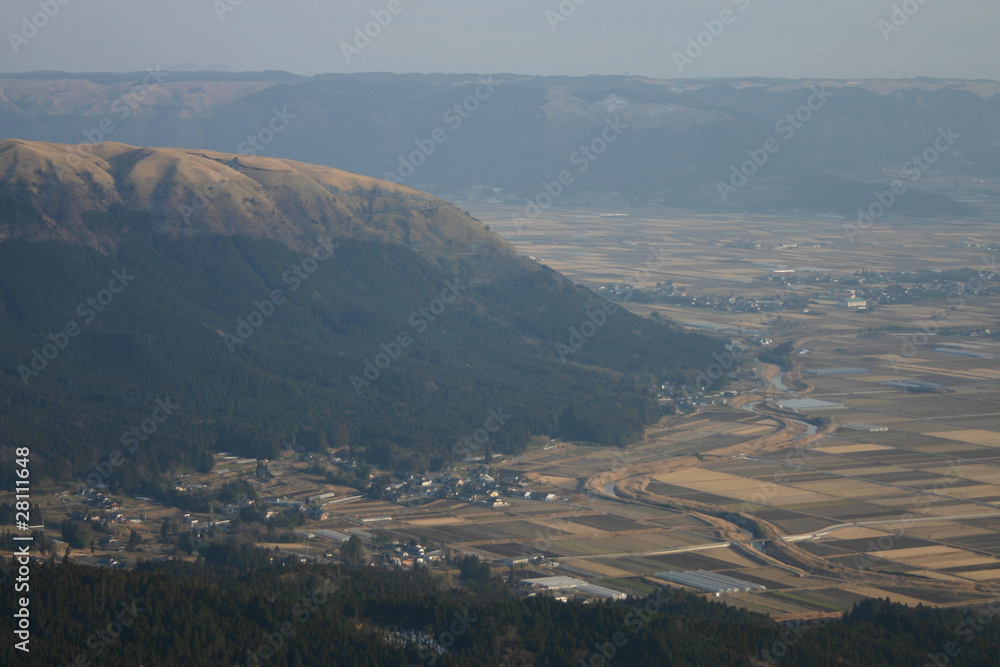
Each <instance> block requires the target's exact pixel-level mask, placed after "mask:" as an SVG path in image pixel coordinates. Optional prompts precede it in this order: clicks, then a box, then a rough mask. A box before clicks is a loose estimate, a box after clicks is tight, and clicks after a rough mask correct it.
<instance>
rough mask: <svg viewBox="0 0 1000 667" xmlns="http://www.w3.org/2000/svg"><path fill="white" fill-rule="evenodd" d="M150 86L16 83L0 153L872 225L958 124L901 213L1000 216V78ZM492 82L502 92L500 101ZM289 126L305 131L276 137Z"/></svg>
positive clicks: (299, 80)
mask: <svg viewBox="0 0 1000 667" xmlns="http://www.w3.org/2000/svg"><path fill="white" fill-rule="evenodd" d="M151 70H152V72H150V71H146V72H138V73H132V74H115V73H109V74H63V73H53V72H44V73H32V74H21V75H5V76H2V77H0V136H7V137H17V138H21V139H29V140H40V141H53V142H63V143H73V144H77V143H80V142H91V141H100V140H104V141H108V140H111V141H120V142H125V143H131V144H135V145H158V146H168V147H204V148H207V149H211V150H215V151H219V152H224V153H239V152H243V151H246V152H250V151H249V150H247V147H248V146H250V144H248V143H247V140H248V138H253V137H261V136H262V133H263V138H265V139H268V141H266V142H262V143H261V148H262V149H263V150H258V149H257V148H253V152H257V153H259V154H266V155H268V156H276V157H277V156H280V157H284V158H289V159H294V160H299V161H303V162H309V163H314V164H325V165H331V166H336V167H338V168H342V169H347V170H349V171H352V172H355V173H359V174H367V175H369V176H373V177H376V178H380V179H384V178H386V176H387V174H392V173H400V165H401V163H404V164H407V165H408V167H407V168H403V169H402V172H403V173H405V174H406V176H405V177H404V179H402V180H403V182H404V183H405V185H407V186H411V187H414V188H416V189H419V190H422V191H427V192H432V193H435V194H437V195H439V196H442V197H444V198H446V199H455V198H460V197H466V196H471V195H472V194H474V193H475V192H486V193H488V195H487V196H489V197H493V196H494V192H493V188H496V189H499V190H501V191H502V192H501V193H500V194H499V195H498V196H499V197H500V198H501V199H505V200H507V201H509V202H524V200H525V199H532V198H534V197H535V196H536V195H538V194H539V193H541V192H544V189H543V187H544V186H543V184H544V183H551V182H552V181H553V179H555V178H557V177H558V175H559V174H560V172H562V171H563V170H571V171H572V172H573V174H574V176H575V180H574V182H573V184H572V187H569V188H567V189H566V191H565V192H564V193H563V194H562V195H561V196H560V197H559V198H558V199H559V203H560V204H590V205H605V206H607V205H611V206H618V207H621V206H624V205H628V204H630V203H633V202H634V203H644V204H653V205H657V204H659V205H665V206H679V207H692V208H697V209H704V210H714V211H751V212H755V211H756V212H766V211H772V210H774V211H778V210H785V211H787V210H802V211H817V212H834V213H839V214H842V215H851V216H853V215H855V214H856V212H857V209H858V208H859V207H861V206H866V205H868V204H869V203H870V201H871V197H872V193H873V192H874V191H876V190H884V189H886V187H887V186H888V184H889V183H891V182H892V180H893V179H897V178H899V177H900V174H899V172H900V170H901V169H902V168H903V167H902V165H904V164H905V163H906V162H907V161H908V160H910V159H911V158H912V156H913V155H919V154H920V153H921V152H923V151H924V150H925V149H927V148H928V147H929V146H931V145H932V143H933V141H934V139H935V137H936V136H937V132H938V131H939V130H940V129H946V130H947V129H948V128H949V127H950V128H953V131H954V132H955V133H957V134H958V135H960V139H959V140H958V141H957V142H956V144H955V146H954V148H953V150H950V151H949V152H948V153H947V154H946V155H944V156H943V157H942V159H941V160H939V161H937V162H936V163H935V164H934V165H933V167H932V169H930V170H928V171H927V172H925V173H922V174H921V178H920V179H919V180H918V181H917V182H915V183H912V184H910V185H911V187H910V189H909V192H908V194H907V196H906V197H904V198H901V200H900V201H899V202H898V203H897V204H896V205H895V206H894V207H893V210H892V211H891V215H900V216H912V217H949V216H962V217H966V216H983V215H989V214H990V213H991V212H992V211H995V210H998V209H1000V184H998V183H997V181H996V178H995V174H997V173H1000V95H998V92H1000V84H998V83H997V82H992V81H958V80H938V79H914V80H905V81H899V80H887V81H836V80H796V81H791V80H768V79H742V80H734V79H718V80H657V79H650V78H644V77H635V76H632V77H625V76H591V77H531V76H520V75H516V74H494V75H492V76H490V77H483V76H479V75H475V74H430V75H419V74H412V75H392V74H384V73H372V74H354V75H338V74H331V75H322V76H315V77H302V76H297V75H293V74H289V73H287V72H261V73H225V72H167V71H163V72H160V71H157V70H156V69H155V68H151ZM483 81H489V82H491V87H492V88H493V89H492V90H488V91H484V89H482V88H481V86H482V85H483V83H482V82H483ZM824 87H825V89H826V90H827V91H829V92H830V96H829V100H828V101H826V102H825V103H824V104H822V105H821V107H820V108H816V109H811V110H810V111H811V113H810V114H808V116H803V118H807V120H806V122H803V123H802V126H801V127H800V128H796V132H795V135H794V136H792V137H788V139H787V140H784V141H782V142H781V146H780V150H779V151H778V152H776V153H775V154H773V155H771V156H770V158H769V160H768V163H767V164H766V165H764V166H762V167H761V168H759V169H758V170H756V173H754V174H753V175H752V176H751V177H750V178H749V179H748V183H747V185H746V186H745V187H740V188H738V192H737V193H735V194H732V196H727V197H723V196H720V191H719V187H718V184H719V183H726V182H729V179H730V178H731V174H732V169H733V167H734V166H736V167H739V166H740V165H742V164H743V163H744V162H745V161H746V160H747V159H748V157H749V155H748V151H753V150H755V149H759V147H760V146H762V145H763V142H765V141H766V140H767V139H769V138H771V137H776V138H778V139H782V138H783V137H785V136H787V135H783V134H782V133H781V132H780V131H779V130H778V129H777V126H778V124H779V123H781V121H782V119H784V118H787V117H788V115H789V114H792V115H793V116H794V115H795V114H796V112H797V111H798V110H799V109H801V107H802V106H803V105H804V104H807V102H808V100H809V96H810V95H811V90H812V89H816V88H824ZM456 106H457V108H458V109H459V110H460V115H458V116H456V115H454V114H455V112H454V110H455V109H456ZM814 106H815V105H814ZM275 110H278V111H280V112H282V113H285V112H286V111H287V113H289V114H291V115H292V116H294V119H293V120H291V122H290V123H289V125H288V126H287V128H286V129H284V130H283V131H282V132H280V133H273V134H271V135H270V136H269V135H268V131H269V129H270V128H269V123H270V121H271V119H272V117H273V116H274V114H275ZM126 111H127V112H128V113H126ZM449 114H453V115H451V116H449ZM456 119H458V120H461V123H460V124H457V123H456ZM611 119H619V120H620V121H621V122H622V123H624V124H627V125H628V130H627V131H626V132H625V133H624V134H623V135H622V136H621V138H620V141H617V142H616V143H615V145H614V146H613V148H611V149H608V150H607V151H605V152H603V153H601V154H600V156H599V159H596V160H593V161H591V162H589V163H588V165H587V167H588V168H587V169H586V170H585V171H583V172H577V171H576V167H574V166H573V165H572V164H571V163H570V157H571V155H573V153H574V152H575V151H579V150H580V149H581V147H585V146H588V145H589V144H590V143H591V142H592V141H594V140H595V139H596V138H597V137H599V136H600V133H601V132H602V128H603V127H605V125H604V123H605V122H607V121H608V120H611ZM102 127H104V129H105V130H106V131H103V130H102V131H98V130H100V128H102ZM434 137H436V139H434ZM428 141H429V142H430V143H428ZM241 146H242V147H243V148H241ZM401 161H402V162H401ZM409 166H413V167H415V168H414V169H413V170H412V173H411V170H410V169H409ZM474 186H483V188H485V190H474V189H473V187H474Z"/></svg>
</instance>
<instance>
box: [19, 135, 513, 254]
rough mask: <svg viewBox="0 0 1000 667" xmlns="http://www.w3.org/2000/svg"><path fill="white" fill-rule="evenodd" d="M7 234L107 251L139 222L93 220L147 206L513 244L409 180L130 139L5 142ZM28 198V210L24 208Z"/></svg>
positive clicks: (421, 242)
mask: <svg viewBox="0 0 1000 667" xmlns="http://www.w3.org/2000/svg"><path fill="white" fill-rule="evenodd" d="M0 173H2V174H3V179H2V185H0V188H2V189H0V202H2V203H3V204H5V205H6V206H8V207H10V208H12V209H17V210H19V211H22V215H20V216H18V215H11V216H5V218H6V219H3V220H0V239H6V238H15V239H27V240H60V241H66V242H69V243H72V244H75V245H83V246H87V247H90V248H94V249H96V250H99V251H101V252H111V251H113V250H114V249H115V248H117V247H118V246H119V245H120V243H121V242H122V240H123V239H125V238H126V237H127V236H128V235H129V234H134V233H135V232H136V230H134V229H129V228H123V227H112V228H110V229H109V228H107V227H106V226H105V227H100V226H96V220H97V219H98V218H99V217H100V215H97V216H96V217H95V214H104V213H107V212H109V211H114V210H121V211H142V212H144V213H146V214H148V220H149V221H150V223H151V224H152V226H153V231H155V232H156V233H158V234H164V235H167V236H170V237H175V238H176V237H186V236H193V235H213V234H225V235H241V236H248V237H250V238H257V239H274V240H278V241H281V242H283V243H285V244H286V245H288V246H289V247H291V248H294V249H297V250H306V249H308V248H310V247H313V246H314V245H315V239H317V238H321V237H330V236H333V237H347V238H354V239H365V240H374V241H384V242H389V243H405V244H407V245H409V246H411V247H428V248H441V249H450V250H461V249H468V248H469V247H472V246H476V247H479V248H481V249H493V250H499V249H509V246H508V245H507V244H506V242H505V241H503V239H501V238H500V237H499V236H498V235H496V234H492V233H490V232H489V231H487V230H486V229H484V228H483V226H482V225H481V224H479V223H477V222H476V221H474V220H472V219H470V218H469V216H467V215H466V214H464V213H462V211H460V210H459V209H458V208H456V207H455V206H453V205H451V204H449V203H447V202H445V201H443V200H441V199H438V198H436V197H432V196H430V195H427V194H424V193H421V192H418V191H416V190H413V189H411V188H408V187H405V186H402V185H396V184H394V183H389V182H385V181H379V180H376V179H373V178H368V177H366V176H359V175H357V174H351V173H348V172H345V171H340V170H339V169H333V168H330V167H319V166H315V165H308V164H303V163H300V162H294V161H292V160H281V159H275V158H264V157H259V156H255V155H235V154H227V153H217V152H214V151H203V150H185V149H178V148H136V147H134V146H126V145H125V144H119V143H112V142H104V143H97V144H83V145H70V144H49V143H43V142H34V141H22V140H19V139H8V140H6V141H3V142H0ZM26 205H27V207H28V211H27V212H25V211H24V209H25V206H26Z"/></svg>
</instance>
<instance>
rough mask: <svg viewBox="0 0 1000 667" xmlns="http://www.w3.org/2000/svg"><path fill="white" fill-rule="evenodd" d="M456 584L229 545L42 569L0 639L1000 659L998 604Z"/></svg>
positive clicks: (173, 650) (811, 664) (305, 651)
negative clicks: (109, 564) (542, 592)
mask: <svg viewBox="0 0 1000 667" xmlns="http://www.w3.org/2000/svg"><path fill="white" fill-rule="evenodd" d="M462 572H463V579H464V580H465V581H466V583H464V584H455V585H451V584H449V583H447V582H446V580H445V578H443V577H442V576H438V575H434V574H431V573H429V572H427V571H426V570H420V569H418V570H417V571H413V572H408V573H403V572H388V571H383V570H370V569H362V570H347V569H339V568H333V567H324V566H297V565H292V564H291V563H290V562H289V561H283V560H282V559H281V558H280V557H276V556H275V555H274V552H267V551H263V550H260V549H254V548H250V547H245V546H244V547H236V546H232V545H228V546H227V545H213V546H212V547H210V548H206V549H205V550H204V553H203V555H202V557H201V558H200V559H199V561H198V563H197V564H194V565H184V564H173V563H168V564H164V565H143V566H141V567H139V568H138V569H137V570H135V571H123V570H110V569H98V568H93V567H81V566H77V565H74V564H72V563H69V562H65V561H64V562H61V563H49V564H44V565H41V564H39V565H34V566H33V574H32V578H31V591H30V596H31V604H30V609H31V613H32V616H31V618H32V625H31V632H32V634H31V644H30V648H31V652H30V654H21V653H15V649H14V647H13V642H12V641H6V642H4V643H3V645H2V648H0V656H2V657H0V660H2V661H3V664H11V665H13V664H23V665H46V666H50V665H76V664H101V665H107V666H108V667H117V666H119V665H121V666H126V665H127V666H129V667H133V666H134V665H146V666H147V667H153V666H158V665H178V664H194V665H258V664H267V665H274V666H275V667H284V666H286V665H293V666H304V665H331V666H361V665H372V666H377V667H410V666H411V665H414V664H416V665H431V664H433V665H440V666H442V667H479V666H490V667H495V666H496V665H511V666H514V665H534V666H538V667H542V666H551V667H555V666H563V665H580V664H583V665H599V664H627V665H635V666H636V667H647V666H648V667H659V666H661V665H677V666H690V667H694V666H699V667H700V666H702V665H713V666H719V667H725V666H729V665H738V666H743V667H749V666H750V665H763V664H776V665H789V666H796V667H826V666H831V667H832V666H834V665H846V664H850V665H866V666H868V667H879V666H886V667H888V666H892V667H896V666H898V665H922V664H926V663H931V664H948V665H955V666H979V667H986V666H988V665H989V666H992V665H995V664H996V656H997V655H998V654H1000V653H998V651H1000V623H997V622H996V621H995V620H994V619H993V617H994V616H995V615H996V614H997V613H1000V605H997V604H995V605H994V607H995V609H993V608H990V607H985V608H981V609H979V610H954V609H949V610H935V609H931V608H927V607H917V608H907V607H904V606H902V605H898V604H893V603H890V602H888V601H883V600H868V601H865V602H862V603H860V604H858V605H857V606H856V607H855V608H854V609H853V610H851V611H850V612H848V613H846V614H844V616H843V618H842V619H841V620H839V621H831V622H826V623H816V624H803V625H798V624H788V625H782V624H778V623H775V622H773V621H771V620H770V619H769V618H767V617H765V616H762V615H759V614H754V613H750V612H747V611H743V610H738V609H734V608H731V607H727V606H725V605H723V604H719V603H716V602H710V601H708V600H706V599H704V598H702V597H697V596H693V595H689V594H685V593H682V592H678V591H670V590H661V591H660V592H658V593H654V594H651V595H649V596H648V597H646V598H639V599H630V600H628V601H622V602H616V603H599V604H579V603H561V602H557V601H555V600H552V599H550V598H546V597H534V598H528V599H520V598H518V597H517V596H515V595H514V593H513V592H512V591H511V589H510V585H509V584H507V583H506V582H505V581H503V580H501V579H496V578H494V579H484V578H483V577H482V576H480V575H481V574H482V573H481V572H480V571H479V569H478V567H477V566H476V564H475V563H473V562H466V561H463V562H462ZM487 572H488V571H487ZM13 597H14V596H13V586H12V584H11V582H9V581H8V582H6V583H5V584H3V592H2V597H0V613H2V616H3V619H4V621H3V623H2V625H3V626H4V632H5V633H7V635H8V637H10V636H12V634H11V631H12V629H13V628H12V627H11V624H12V614H13V611H14V599H13ZM938 654H940V655H941V656H943V658H935V657H934V656H937V655H938ZM942 659H946V660H947V662H946V663H941V662H940V660H942ZM87 661H89V663H88V662H87ZM602 661H603V662H602Z"/></svg>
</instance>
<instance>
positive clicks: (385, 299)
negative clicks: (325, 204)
mask: <svg viewBox="0 0 1000 667" xmlns="http://www.w3.org/2000/svg"><path fill="white" fill-rule="evenodd" d="M116 215H117V216H119V217H120V215H121V214H120V213H119V214H116ZM119 217H115V218H114V219H110V218H109V221H108V224H113V225H116V226H118V227H121V226H125V225H128V224H131V225H132V226H133V227H134V229H135V233H134V237H135V238H134V239H133V240H132V241H130V242H128V243H126V244H125V245H124V246H122V247H121V248H120V249H119V251H118V253H117V255H115V256H114V257H108V256H105V255H102V254H99V253H97V252H94V251H92V250H89V249H86V248H79V247H73V246H69V245H66V244H62V243H58V242H47V243H24V242H19V241H8V242H4V243H2V244H0V420H2V425H3V429H4V435H5V439H4V442H3V443H0V449H3V448H6V447H17V446H25V447H30V448H31V449H32V467H33V474H34V475H35V476H36V478H37V479H39V480H41V479H46V478H48V479H50V480H66V479H77V480H79V481H80V482H81V483H94V482H102V483H107V484H108V485H109V486H110V487H111V489H112V490H113V491H118V490H137V489H140V488H142V487H143V485H148V484H150V483H151V481H152V482H155V479H156V478H157V477H159V476H162V475H167V474H169V473H171V472H173V471H175V470H179V469H184V468H187V469H196V470H202V471H204V470H208V469H210V467H211V465H212V455H211V452H212V451H229V452H233V453H235V454H239V455H242V456H247V457H254V458H275V457H276V456H277V455H278V453H279V452H280V451H281V449H282V447H283V445H284V446H287V445H288V443H292V442H295V443H297V445H298V446H300V447H303V448H305V449H311V450H316V451H320V450H324V449H328V448H329V449H335V450H336V449H344V450H345V451H349V452H351V454H352V455H356V456H357V457H359V458H368V459H369V460H370V462H371V463H375V464H378V465H383V466H387V467H389V468H391V469H395V470H399V471H404V470H418V471H419V470H426V469H434V468H439V467H441V466H443V465H446V464H447V463H448V462H449V461H450V460H451V459H452V458H453V456H454V445H455V443H456V442H457V441H458V440H459V439H460V438H461V437H463V436H471V435H472V434H473V433H475V431H476V429H481V428H482V427H483V424H484V423H485V421H486V419H487V418H488V416H489V411H490V410H501V409H502V411H503V412H504V413H505V414H509V415H510V418H509V419H508V420H506V421H505V423H504V424H503V425H502V428H500V429H499V430H497V431H495V432H492V433H490V447H491V450H492V451H493V452H496V453H499V452H519V451H521V450H523V448H524V447H525V446H526V443H527V442H528V439H529V438H530V436H531V435H539V434H547V435H554V436H562V437H566V438H570V439H573V440H581V441H589V442H596V443H601V444H607V445H621V444H624V443H625V442H627V441H628V440H630V439H631V438H634V437H636V436H637V435H639V434H640V433H641V429H642V427H643V425H644V424H646V423H649V422H650V421H653V420H655V419H656V418H657V417H658V416H659V415H660V414H662V412H661V409H660V406H659V405H658V403H657V402H656V401H655V400H654V398H653V397H652V395H651V392H650V391H649V386H650V385H651V384H652V383H655V382H658V381H661V380H664V379H668V380H669V381H671V382H674V383H677V384H681V383H683V382H685V381H687V380H689V379H690V378H692V377H693V376H694V374H695V373H696V371H697V369H699V368H703V367H705V366H707V365H708V364H710V363H711V361H712V358H711V354H712V353H713V352H717V351H718V350H719V349H720V348H719V345H718V342H717V341H714V340H711V339H708V338H705V337H700V336H692V335H686V334H684V333H682V332H680V331H678V330H677V329H676V328H674V327H672V326H669V325H662V324H658V323H656V322H652V321H650V320H647V319H643V318H639V317H636V316H634V315H631V314H630V313H628V312H626V311H624V310H622V309H617V310H616V309H615V308H614V304H602V303H601V302H600V301H599V300H598V299H597V298H596V297H595V296H594V295H593V294H592V293H590V292H589V291H585V290H582V289H579V288H576V287H574V286H573V285H572V284H571V283H570V282H569V281H567V280H566V279H564V278H563V277H561V276H560V275H558V274H556V273H554V272H552V271H550V270H547V269H539V268H537V267H529V266H527V264H526V263H525V262H524V261H523V260H516V259H514V258H511V257H510V256H508V255H504V254H496V255H494V256H488V257H485V258H483V259H479V258H476V257H473V258H466V259H463V260H461V261H459V262H453V265H452V266H450V267H449V269H448V271H445V270H443V269H441V268H440V267H439V266H438V264H437V263H431V262H429V261H428V260H426V259H425V258H423V257H421V256H420V255H418V254H416V253H414V252H412V251H410V250H408V249H406V248H405V247H402V246H398V245H386V244H380V243H373V242H356V241H340V247H339V248H337V249H336V250H335V251H334V257H333V258H332V259H329V260H327V261H325V262H322V263H316V264H307V263H306V262H305V261H304V256H303V255H300V254H297V253H293V252H291V251H290V250H288V248H286V247H285V246H284V245H282V244H280V243H277V242H271V241H259V240H251V239H246V238H240V237H194V238H187V239H168V238H166V237H161V236H156V235H151V234H148V233H146V234H145V235H144V233H143V232H142V230H143V229H148V228H149V223H148V221H147V222H143V221H142V220H132V219H129V220H125V219H119ZM129 229H132V227H130V228H129ZM441 263H444V260H441ZM310 269H311V271H310ZM123 270H124V271H125V272H126V274H127V275H129V276H134V278H133V279H131V280H130V281H129V282H128V285H127V286H126V287H125V288H124V290H122V291H120V292H119V293H114V294H112V293H111V292H110V291H108V290H106V288H107V287H108V285H109V281H110V280H111V278H112V275H113V274H112V272H113V271H123ZM300 274H301V275H304V276H305V278H302V277H299V276H300ZM293 278H294V279H293ZM449 281H450V282H449ZM449 284H451V285H453V286H454V289H453V290H452V291H453V292H454V294H457V296H458V298H457V300H455V301H454V303H445V301H444V300H441V297H442V293H443V292H444V291H445V290H447V289H448V288H447V285H449ZM296 285H298V286H299V288H298V289H295V286H296ZM115 286H116V287H117V285H115ZM275 290H281V292H282V294H281V296H280V298H275V294H274V292H275ZM446 296H448V300H451V297H452V294H448V295H446ZM95 299H96V300H97V301H96V305H95V303H94V302H92V301H91V300H95ZM102 300H103V301H105V302H107V303H103V304H102V303H101V301H102ZM278 301H280V303H278ZM606 311H611V313H610V314H608V313H607V312H606ZM598 313H603V315H600V314H598ZM595 321H596V322H597V323H596V324H594V322H595ZM585 323H589V324H592V325H593V327H592V328H591V327H590V326H584V324H585ZM67 330H68V331H71V332H73V335H72V336H68V335H66V332H67ZM579 331H583V332H584V334H586V336H585V337H583V338H580V339H579V340H578V339H576V338H574V332H579ZM404 335H405V336H404ZM581 335H582V334H581ZM401 337H403V340H409V341H410V342H409V344H407V345H401V344H400V343H399V341H400V339H401ZM578 343H579V344H578ZM558 345H563V346H565V348H566V349H569V350H570V352H565V350H564V349H563V348H560V347H558ZM560 350H562V352H560ZM36 352H37V353H38V354H37V355H36V354H35V353H36ZM43 352H44V353H45V354H42V353H43ZM38 355H42V356H41V357H39V356H38ZM46 355H48V356H51V357H52V358H45V357H46ZM33 364H34V365H33ZM164 406H167V407H166V408H164ZM171 406H175V407H171ZM116 452H117V453H118V454H116ZM2 474H9V473H2ZM0 483H8V484H9V483H10V480H0Z"/></svg>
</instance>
